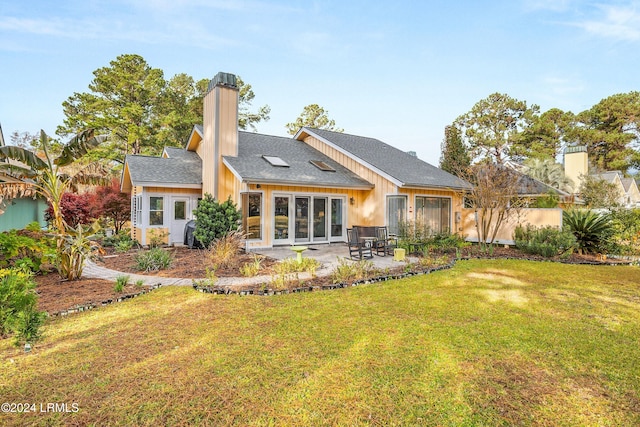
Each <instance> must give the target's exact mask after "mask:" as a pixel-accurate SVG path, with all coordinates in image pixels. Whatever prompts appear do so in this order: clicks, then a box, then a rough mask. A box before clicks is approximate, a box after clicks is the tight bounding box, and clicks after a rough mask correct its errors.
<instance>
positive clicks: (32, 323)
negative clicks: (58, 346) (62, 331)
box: [0, 269, 46, 344]
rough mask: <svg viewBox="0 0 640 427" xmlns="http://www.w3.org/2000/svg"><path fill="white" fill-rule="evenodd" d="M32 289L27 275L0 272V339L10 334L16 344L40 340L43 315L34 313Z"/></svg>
mask: <svg viewBox="0 0 640 427" xmlns="http://www.w3.org/2000/svg"><path fill="white" fill-rule="evenodd" d="M35 287H36V284H35V282H34V281H33V280H32V276H31V274H30V273H25V272H22V271H17V270H12V269H1V270H0V337H5V336H8V335H10V334H11V333H14V334H15V339H16V344H20V343H21V342H30V343H33V342H35V341H37V340H38V339H39V338H40V332H39V331H40V326H41V325H42V323H43V322H44V319H45V317H46V313H44V312H40V311H38V310H37V309H36V304H37V302H38V295H37V294H36V293H35Z"/></svg>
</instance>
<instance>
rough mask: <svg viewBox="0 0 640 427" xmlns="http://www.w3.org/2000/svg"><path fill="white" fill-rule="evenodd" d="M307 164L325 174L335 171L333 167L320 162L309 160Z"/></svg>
mask: <svg viewBox="0 0 640 427" xmlns="http://www.w3.org/2000/svg"><path fill="white" fill-rule="evenodd" d="M309 163H311V164H312V165H313V166H315V167H317V168H318V169H320V170H321V171H325V172H335V171H336V170H335V169H334V168H333V167H331V166H330V165H328V164H326V163H325V162H323V161H322V160H309Z"/></svg>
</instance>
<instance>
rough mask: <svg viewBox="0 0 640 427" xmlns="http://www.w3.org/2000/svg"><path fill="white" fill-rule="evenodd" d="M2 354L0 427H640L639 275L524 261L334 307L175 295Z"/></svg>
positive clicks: (52, 329)
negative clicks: (54, 407) (46, 408)
mask: <svg viewBox="0 0 640 427" xmlns="http://www.w3.org/2000/svg"><path fill="white" fill-rule="evenodd" d="M45 334H46V336H45V338H44V341H43V342H42V343H41V344H39V345H37V346H36V347H35V348H34V350H33V351H32V352H31V353H30V354H28V355H25V354H24V353H22V352H20V351H19V350H17V349H14V348H13V347H12V346H11V343H10V342H8V341H9V340H4V341H0V354H2V355H3V356H2V359H1V360H0V395H1V396H3V401H6V402H25V401H26V402H37V403H38V402H67V403H69V404H71V403H77V404H78V407H79V411H78V412H77V413H36V414H0V424H3V425H12V424H15V425H64V424H74V425H90V424H94V425H116V424H119V425H185V426H186V425H198V424H209V425H225V424H226V425H229V424H231V425H442V426H447V425H450V426H458V425H479V426H480V425H482V426H484V425H492V426H493V425H504V426H510V425H553V426H575V425H602V426H608V425H611V426H625V425H628V426H633V425H638V424H640V363H638V360H640V345H639V343H640V269H638V268H637V267H601V266H599V267H594V266H567V265H561V264H553V263H533V262H524V261H514V260H508V261H507V260H496V261H487V260H481V261H467V262H459V263H458V264H457V266H456V267H455V268H454V269H452V270H448V271H441V272H438V273H434V274H431V275H427V276H416V277H412V278H409V279H404V280H399V281H389V282H384V283H379V284H375V285H366V286H361V287H356V288H349V289H342V290H337V291H329V292H315V293H303V294H290V295H282V296H274V297H238V296H233V297H229V296H216V295H210V294H202V293H197V292H194V291H193V290H191V289H188V288H180V287H169V288H163V289H160V290H158V291H156V292H154V293H151V294H149V295H146V296H144V297H140V298H136V299H134V300H131V301H129V302H126V303H122V304H117V305H114V306H111V307H108V308H104V309H101V310H97V311H92V312H86V313H82V314H79V315H75V316H72V317H69V318H61V319H56V320H53V321H51V322H50V323H49V325H48V326H47V327H46V328H45Z"/></svg>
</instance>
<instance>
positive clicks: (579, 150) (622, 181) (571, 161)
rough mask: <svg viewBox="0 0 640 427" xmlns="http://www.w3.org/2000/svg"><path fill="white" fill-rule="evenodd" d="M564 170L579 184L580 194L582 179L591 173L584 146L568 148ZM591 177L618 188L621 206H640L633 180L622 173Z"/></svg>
mask: <svg viewBox="0 0 640 427" xmlns="http://www.w3.org/2000/svg"><path fill="white" fill-rule="evenodd" d="M564 168H565V175H567V176H568V177H569V178H571V179H572V180H573V182H575V183H576V184H577V185H576V186H575V189H576V190H575V191H576V192H578V189H579V188H580V182H581V181H582V177H583V176H586V175H587V174H588V173H589V172H588V170H589V159H588V154H587V147H586V146H584V145H578V146H572V147H567V148H566V149H565V152H564ZM590 175H591V176H594V177H597V178H598V179H601V180H603V181H606V182H609V183H611V184H613V185H614V186H615V187H616V189H617V192H618V204H619V205H620V206H624V207H627V208H633V207H638V206H640V191H639V190H638V184H637V183H636V181H635V180H634V179H633V178H625V177H624V175H623V174H622V172H620V171H607V172H602V173H592V174H590Z"/></svg>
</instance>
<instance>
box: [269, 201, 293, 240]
mask: <svg viewBox="0 0 640 427" xmlns="http://www.w3.org/2000/svg"><path fill="white" fill-rule="evenodd" d="M273 218H274V224H273V243H274V244H275V245H282V244H287V243H291V240H290V237H289V236H290V233H289V230H290V229H291V225H290V224H291V218H292V216H291V196H288V195H282V196H275V197H274V199H273Z"/></svg>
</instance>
